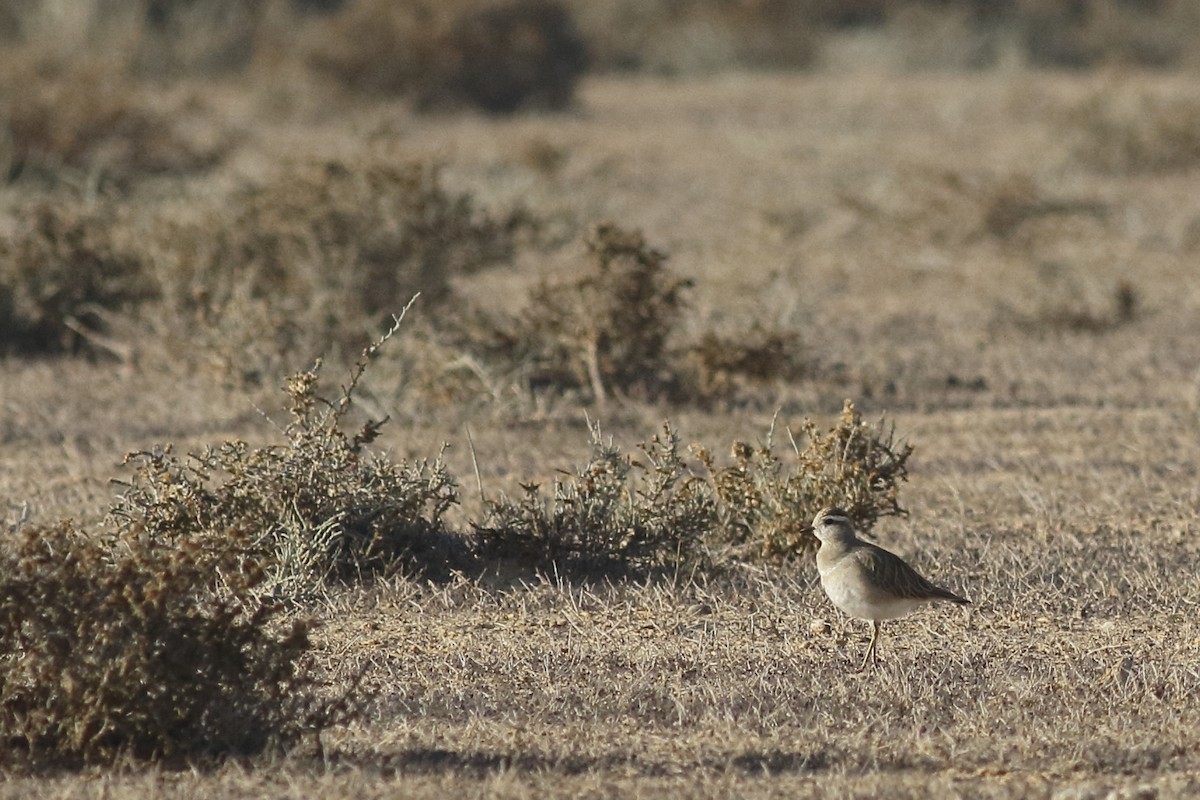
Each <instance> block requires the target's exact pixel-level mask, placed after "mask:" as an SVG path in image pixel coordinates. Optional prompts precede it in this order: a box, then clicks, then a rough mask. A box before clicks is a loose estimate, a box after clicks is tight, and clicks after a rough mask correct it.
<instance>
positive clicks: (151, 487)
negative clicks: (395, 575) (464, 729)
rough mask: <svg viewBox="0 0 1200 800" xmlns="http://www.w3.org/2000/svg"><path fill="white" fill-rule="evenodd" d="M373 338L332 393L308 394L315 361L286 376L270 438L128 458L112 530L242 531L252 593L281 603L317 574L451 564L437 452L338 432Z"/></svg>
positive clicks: (451, 486)
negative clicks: (255, 581)
mask: <svg viewBox="0 0 1200 800" xmlns="http://www.w3.org/2000/svg"><path fill="white" fill-rule="evenodd" d="M398 324H399V322H398V321H397V325H398ZM394 331H395V328H393V329H392V332H394ZM387 336H388V337H390V336H391V333H389V334H388V335H387ZM386 338H387V337H385V339H386ZM380 344H382V341H380V342H377V343H376V344H374V345H372V346H371V347H370V348H368V349H367V351H366V352H364V354H363V357H362V359H361V360H360V361H359V363H358V365H357V367H356V368H355V371H354V372H353V373H352V375H351V380H350V382H349V383H348V385H347V387H346V388H344V389H343V390H342V393H341V396H340V397H338V398H337V399H335V400H327V399H325V398H322V397H321V396H320V395H319V394H318V392H319V390H320V375H319V372H318V370H319V367H320V364H319V363H318V364H317V365H316V366H315V367H314V368H312V369H310V370H306V371H304V372H300V373H297V374H295V375H292V376H291V377H290V378H289V379H288V381H287V384H286V386H285V391H286V392H287V394H288V397H289V400H290V409H289V410H290V412H291V415H292V422H291V424H290V425H288V426H287V428H286V429H285V430H284V434H285V437H286V441H285V442H284V444H283V445H281V446H271V447H257V448H256V447H250V446H249V445H248V444H246V443H245V442H242V441H226V442H224V443H222V444H221V445H219V446H218V447H216V448H208V449H206V450H204V451H203V452H199V453H190V454H188V455H187V456H186V457H185V458H183V459H181V458H177V457H175V456H173V455H172V454H171V452H170V449H169V448H165V449H158V450H155V451H152V452H142V453H135V454H133V455H131V456H130V457H129V458H128V459H127V461H132V463H133V464H134V474H133V476H132V479H131V480H130V481H129V482H127V483H124V486H125V491H124V493H123V494H122V495H121V496H120V497H119V498H118V500H117V502H116V503H114V505H113V508H112V511H111V518H112V520H113V522H114V525H115V526H116V528H117V529H118V530H120V531H132V530H145V531H147V532H149V533H150V534H152V535H153V536H155V537H156V538H160V539H195V538H201V539H206V538H208V537H212V536H220V535H221V532H223V531H229V530H235V531H242V532H245V535H246V536H247V537H248V539H249V545H248V546H249V547H250V548H252V550H253V553H252V556H253V557H254V558H255V559H256V563H258V564H259V565H261V566H262V567H263V568H264V569H265V570H266V572H267V580H266V582H265V584H264V590H265V591H269V592H271V593H273V594H276V595H280V596H285V597H289V598H292V599H295V598H301V597H309V596H311V595H313V594H314V593H315V592H319V591H320V590H321V588H322V587H323V586H324V584H325V581H326V579H328V578H333V579H340V580H346V579H352V578H357V577H360V576H364V575H372V574H378V573H381V572H387V571H392V570H395V569H408V570H410V571H413V572H416V573H420V574H433V575H444V574H447V573H448V572H449V571H450V570H451V569H455V568H459V567H461V566H462V564H461V563H458V562H456V559H459V558H460V557H461V549H456V548H457V545H456V540H455V539H454V537H452V536H451V535H450V534H449V533H448V532H447V531H446V530H445V529H444V527H443V524H442V515H443V514H444V513H445V512H446V510H447V509H448V508H449V507H450V506H451V505H453V504H455V503H456V502H457V491H456V488H455V482H454V479H453V477H452V476H451V475H450V473H449V472H448V471H447V469H446V467H445V465H444V464H443V463H442V462H441V459H440V458H439V459H437V460H435V461H433V462H420V463H417V464H412V465H410V464H406V463H395V462H392V461H390V460H388V459H387V458H385V457H383V456H378V455H375V454H372V453H371V452H369V451H368V450H367V449H366V445H368V444H370V442H372V441H373V440H374V439H375V437H376V436H377V435H378V432H379V429H380V427H382V425H383V423H384V422H385V421H386V420H384V421H367V422H366V423H364V424H363V425H362V427H361V428H360V429H359V430H358V431H357V432H355V433H353V434H348V433H346V432H345V431H344V430H343V425H344V423H345V417H346V414H347V413H348V411H349V409H350V407H351V405H352V402H353V393H354V391H355V389H356V388H357V386H358V382H359V380H360V379H361V377H362V375H363V373H364V371H365V370H366V368H367V365H368V363H369V362H370V360H371V359H372V358H373V357H374V355H375V353H376V352H377V350H378V348H379V346H380ZM216 476H223V479H222V480H221V481H220V482H218V481H217V480H216Z"/></svg>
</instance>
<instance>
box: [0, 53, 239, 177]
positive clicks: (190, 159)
mask: <svg viewBox="0 0 1200 800" xmlns="http://www.w3.org/2000/svg"><path fill="white" fill-rule="evenodd" d="M3 66H4V69H3V70H2V71H0V141H3V147H2V148H0V159H2V160H0V170H3V172H4V174H5V175H6V176H7V177H8V178H10V179H11V178H13V177H16V176H19V175H22V174H26V173H39V174H45V175H48V176H50V177H56V176H59V175H60V174H61V173H63V172H64V171H65V172H67V173H68V175H69V176H75V179H76V180H77V181H78V179H79V176H90V175H94V176H98V177H100V178H111V179H115V180H116V181H117V182H118V183H121V184H124V183H127V182H129V181H130V180H133V179H137V178H140V177H144V176H147V175H157V174H162V173H167V172H172V173H181V172H193V171H198V170H203V169H207V168H209V167H212V166H214V165H215V164H217V163H218V162H219V161H220V160H221V159H222V158H223V157H224V156H225V155H226V153H227V151H228V149H229V146H230V139H229V137H228V136H227V135H225V134H222V133H220V132H217V131H215V130H214V128H213V126H212V125H211V124H207V123H201V124H197V121H196V117H197V114H196V113H195V109H192V108H190V107H189V105H188V103H187V102H186V100H185V102H180V99H181V98H180V97H178V96H172V95H169V94H168V93H167V92H165V91H164V90H162V89H158V88H155V87H152V86H149V85H146V84H143V83H140V82H138V81H136V80H133V79H131V78H130V77H129V76H128V74H127V72H126V67H125V65H124V64H123V63H122V62H121V61H120V60H114V59H111V58H101V57H93V58H88V57H84V56H69V55H67V56H59V57H54V58H45V57H42V56H40V55H38V54H36V53H30V52H27V51H23V50H20V49H14V50H10V51H9V53H8V55H7V57H6V58H4V60H3Z"/></svg>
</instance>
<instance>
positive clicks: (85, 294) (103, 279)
mask: <svg viewBox="0 0 1200 800" xmlns="http://www.w3.org/2000/svg"><path fill="white" fill-rule="evenodd" d="M14 224H15V226H16V230H17V231H18V233H17V234H16V235H14V236H6V237H3V238H0V352H3V353H12V352H15V353H54V352H68V353H74V352H79V351H81V350H83V349H85V348H86V347H87V346H88V345H89V344H91V343H93V342H95V341H96V340H97V337H103V336H104V333H105V330H106V329H107V326H108V324H109V322H110V321H111V320H112V318H113V317H114V316H116V315H119V314H123V313H127V312H130V311H131V310H133V309H135V308H136V307H137V306H139V305H141V304H142V303H144V302H146V301H147V300H149V299H150V298H152V297H154V296H155V295H156V293H157V289H156V286H155V284H154V282H153V281H152V279H151V276H150V269H149V264H148V259H147V256H146V253H145V252H144V251H143V250H141V249H140V248H139V247H138V246H137V242H136V241H135V240H134V239H132V238H131V237H130V236H129V235H127V234H128V231H127V230H125V229H124V227H123V225H122V223H121V221H120V219H119V217H118V215H117V213H116V210H115V208H114V207H113V206H112V205H108V204H98V205H95V206H87V205H85V204H83V203H79V202H73V203H63V202H59V203H54V204H51V203H50V202H49V201H42V202H37V203H34V204H32V205H30V206H29V207H27V208H24V209H21V210H19V212H18V213H17V215H16V219H15V220H14Z"/></svg>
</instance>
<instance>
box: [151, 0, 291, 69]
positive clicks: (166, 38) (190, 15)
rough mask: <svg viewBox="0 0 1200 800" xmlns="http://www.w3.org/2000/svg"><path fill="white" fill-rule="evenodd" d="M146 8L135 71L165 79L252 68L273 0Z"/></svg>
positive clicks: (162, 1)
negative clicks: (182, 75) (251, 64)
mask: <svg viewBox="0 0 1200 800" xmlns="http://www.w3.org/2000/svg"><path fill="white" fill-rule="evenodd" d="M144 5H145V11H144V13H143V18H142V20H141V21H140V24H139V25H138V29H137V33H138V38H137V47H136V50H135V53H134V58H133V64H132V67H133V69H134V70H136V71H137V72H139V73H142V74H145V75H147V76H153V77H155V78H160V79H161V78H162V77H163V76H165V75H181V74H214V73H222V72H231V71H238V70H241V69H243V68H245V67H246V66H248V65H249V64H250V62H251V61H252V60H253V58H254V55H255V51H256V49H257V47H258V43H259V35H260V32H261V27H262V24H263V22H264V18H265V16H266V12H267V9H268V7H269V6H270V5H271V0H145V4H144Z"/></svg>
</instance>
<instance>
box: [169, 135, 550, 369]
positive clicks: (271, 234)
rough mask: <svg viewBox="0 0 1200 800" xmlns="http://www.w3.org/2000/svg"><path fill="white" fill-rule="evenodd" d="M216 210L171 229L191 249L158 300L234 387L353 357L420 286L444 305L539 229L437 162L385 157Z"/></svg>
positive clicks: (310, 173) (316, 168)
mask: <svg viewBox="0 0 1200 800" xmlns="http://www.w3.org/2000/svg"><path fill="white" fill-rule="evenodd" d="M214 214H215V217H216V218H215V219H212V220H205V221H202V222H200V223H198V224H191V225H189V226H184V227H183V229H182V230H177V231H174V232H173V233H172V240H173V241H174V242H178V241H180V240H181V239H186V240H190V241H191V242H192V243H193V245H194V246H192V247H188V248H179V247H175V248H174V249H173V250H172V253H171V254H169V256H168V257H173V258H174V259H175V261H174V262H173V265H172V268H171V269H170V270H169V271H167V272H165V273H164V274H163V282H164V284H165V289H164V294H165V295H166V297H167V298H168V302H169V304H170V305H171V306H172V308H173V309H174V311H175V313H176V314H177V315H178V316H179V317H180V318H182V319H186V320H195V321H196V322H197V323H199V325H198V326H192V325H189V331H190V330H191V329H192V328H193V327H198V328H199V330H201V331H202V332H205V331H206V332H208V334H206V335H208V336H209V337H210V338H209V340H208V341H206V342H202V344H204V345H205V347H204V350H206V351H207V352H208V353H209V354H210V356H211V357H212V358H214V359H215V360H216V361H217V362H218V364H219V365H220V368H221V369H222V371H223V373H224V374H226V375H227V376H228V377H230V378H232V379H233V380H235V381H240V380H246V379H249V380H252V381H259V380H262V379H263V377H264V376H266V375H270V374H273V373H276V372H279V371H280V369H279V368H280V366H281V365H282V364H284V363H286V362H287V361H288V360H294V359H295V358H296V357H297V356H299V357H303V358H304V359H306V360H308V359H311V358H313V357H315V356H317V355H319V354H322V353H326V354H332V355H343V354H346V353H353V352H354V351H355V350H356V349H359V348H361V347H363V346H364V345H365V344H366V343H367V342H368V341H369V337H370V333H369V332H370V330H371V329H372V328H374V327H375V326H376V325H377V324H378V323H379V322H380V321H383V320H387V319H388V318H389V317H390V315H391V314H394V313H396V312H397V311H398V310H399V309H400V308H402V307H404V305H405V303H406V302H407V301H408V299H409V298H411V297H412V296H413V295H414V294H417V293H420V294H421V295H422V297H423V298H424V300H423V303H424V304H425V305H426V306H429V307H433V308H437V307H438V306H439V305H440V304H441V303H442V302H443V301H445V300H447V299H448V298H449V297H450V296H451V294H452V282H453V280H454V279H455V278H457V277H460V276H462V275H468V274H471V273H472V272H476V271H478V270H481V269H483V268H485V267H487V266H490V265H494V264H497V263H501V262H503V261H505V260H507V259H509V258H510V257H511V256H512V254H513V252H514V248H515V247H516V244H517V241H518V240H519V236H520V234H521V232H522V231H524V230H528V229H529V228H530V227H531V225H532V220H531V218H530V216H529V215H528V214H527V213H525V212H524V211H523V210H521V209H516V210H513V211H510V212H508V213H505V214H493V213H490V212H488V211H487V210H485V209H482V208H480V207H479V205H478V203H477V202H476V201H475V199H474V198H473V197H472V196H471V194H469V193H466V192H454V191H451V190H449V189H447V188H446V187H445V186H444V185H443V182H442V179H441V176H440V170H439V169H438V167H437V166H436V165H432V164H427V163H423V162H406V161H393V160H390V159H388V158H385V157H377V156H365V157H362V158H357V159H347V160H336V161H328V162H324V163H314V164H299V165H292V167H291V168H289V169H288V170H286V172H285V173H283V174H281V175H280V176H278V177H277V178H275V179H273V180H270V181H267V182H266V183H265V184H263V185H262V186H259V187H256V188H253V189H250V190H248V191H246V192H245V193H243V194H241V195H240V196H237V197H235V198H234V199H233V200H232V201H231V202H230V204H229V210H228V211H226V210H221V211H217V212H214ZM167 333H168V335H171V332H169V331H168V332H167Z"/></svg>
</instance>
